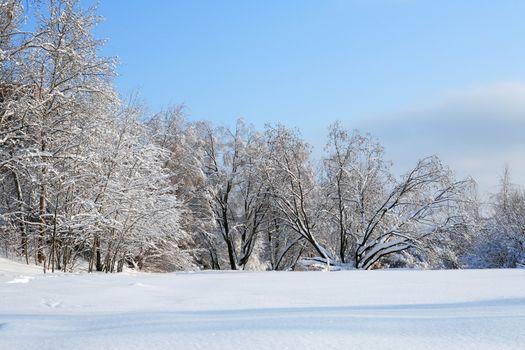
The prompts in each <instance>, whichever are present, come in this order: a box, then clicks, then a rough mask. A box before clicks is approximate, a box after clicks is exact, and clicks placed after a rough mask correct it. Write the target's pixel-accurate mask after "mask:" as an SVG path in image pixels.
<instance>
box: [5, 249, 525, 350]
mask: <svg viewBox="0 0 525 350" xmlns="http://www.w3.org/2000/svg"><path fill="white" fill-rule="evenodd" d="M0 349H2V350H4V349H6V350H7V349H17V350H18V349H41V350H43V349H53V350H56V349H90V350H92V349H151V350H153V349H184V350H186V349H243V350H245V349H250V350H252V349H316V350H318V349H476V350H481V349H525V270H464V271H406V270H390V271H338V272H258V273H255V272H254V273H247V272H244V273H243V272H239V273H233V272H223V273H213V272H204V273H175V274H145V273H129V274H54V275H53V274H46V275H44V274H42V273H41V272H40V269H38V268H36V267H33V266H25V265H20V264H17V263H12V262H8V261H7V260H4V259H0Z"/></svg>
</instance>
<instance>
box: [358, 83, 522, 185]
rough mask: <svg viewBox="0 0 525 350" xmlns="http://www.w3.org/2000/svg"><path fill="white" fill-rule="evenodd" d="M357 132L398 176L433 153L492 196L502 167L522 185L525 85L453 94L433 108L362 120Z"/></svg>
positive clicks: (506, 85)
mask: <svg viewBox="0 0 525 350" xmlns="http://www.w3.org/2000/svg"><path fill="white" fill-rule="evenodd" d="M360 128H361V129H364V130H367V131H370V132H372V133H373V134H374V135H376V136H377V137H378V138H379V139H380V140H381V142H382V143H383V144H384V146H385V148H386V151H387V155H388V156H389V157H390V158H391V159H392V160H393V161H394V163H395V164H397V166H396V171H397V172H404V171H406V170H407V169H408V168H409V167H410V166H411V165H413V164H414V163H415V161H416V160H417V159H419V158H421V157H424V156H427V155H431V154H436V155H438V156H440V157H441V158H442V159H443V160H444V161H445V162H446V163H448V164H449V165H450V166H451V167H452V168H453V169H454V170H456V171H457V173H458V175H461V176H466V175H470V176H472V177H473V178H475V179H476V180H477V181H478V182H479V185H480V189H481V190H482V191H494V189H495V186H496V185H497V183H498V178H499V175H500V174H501V172H502V169H503V167H504V165H505V164H506V163H507V164H509V166H510V168H511V171H512V174H513V179H514V182H516V183H518V184H520V185H522V186H525V84H523V83H497V84H492V85H487V86H477V87H473V88H470V89H466V90H463V91H455V92H453V93H451V94H450V95H449V96H448V97H447V98H445V99H444V100H442V101H440V102H437V103H434V104H432V105H429V106H426V107H421V108H418V109H417V110H411V111H409V112H404V113H397V114H396V115H395V117H391V118H384V119H382V120H379V119H378V120H373V121H372V120H369V121H365V122H364V123H363V125H361V127H360Z"/></svg>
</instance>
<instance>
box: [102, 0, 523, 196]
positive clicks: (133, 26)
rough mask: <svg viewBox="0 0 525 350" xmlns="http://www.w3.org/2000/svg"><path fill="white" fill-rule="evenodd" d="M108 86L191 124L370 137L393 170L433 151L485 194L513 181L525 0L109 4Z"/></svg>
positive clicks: (320, 137)
mask: <svg viewBox="0 0 525 350" xmlns="http://www.w3.org/2000/svg"><path fill="white" fill-rule="evenodd" d="M99 13H100V14H101V15H102V16H103V17H104V18H105V22H104V23H102V24H101V25H100V26H99V27H98V28H97V30H96V35H97V36H98V37H101V38H107V39H109V41H108V43H107V45H106V47H105V48H104V49H103V53H104V54H106V55H112V56H118V57H119V59H120V62H121V65H120V67H119V69H118V72H119V77H118V78H117V80H116V85H117V87H118V89H119V90H120V91H121V93H122V94H123V95H124V96H125V95H127V94H129V93H130V92H133V91H138V92H139V94H140V97H141V99H142V101H143V102H144V103H145V104H146V105H147V106H148V107H149V108H150V110H151V111H152V112H153V111H157V110H160V109H162V108H165V107H167V106H169V105H170V104H178V103H184V104H186V106H187V108H188V114H189V117H190V119H206V120H211V121H213V122H215V123H217V124H225V125H233V124H234V120H235V119H236V118H239V117H243V118H245V119H246V120H247V121H248V122H250V123H253V124H255V125H256V126H258V127H260V126H262V125H264V123H266V122H278V121H280V122H283V123H285V124H286V125H289V126H294V127H299V128H300V129H301V131H302V133H303V135H304V137H305V138H306V139H307V140H308V141H309V142H310V143H311V144H313V145H314V146H315V147H316V148H317V149H318V150H321V149H322V145H323V144H324V141H325V133H326V132H325V131H326V128H327V126H328V124H329V123H330V122H332V121H335V120H341V121H342V122H343V123H344V124H345V125H346V126H347V127H349V128H359V129H360V130H363V131H368V132H371V133H372V134H373V135H376V136H377V137H378V138H379V139H380V141H381V142H382V143H383V145H384V146H385V148H386V150H387V156H388V157H389V158H390V159H391V160H393V162H394V164H395V170H396V171H397V172H399V173H402V172H403V171H406V170H408V168H409V167H410V166H411V165H413V164H414V163H415V162H416V160H417V159H418V158H420V157H423V156H426V155H430V154H438V155H439V156H440V157H442V158H443V159H444V161H445V162H446V163H448V164H449V165H450V166H451V167H452V168H454V169H455V170H457V173H458V175H459V176H465V175H472V176H474V177H475V178H476V179H477V180H478V182H479V183H480V186H481V187H482V189H483V190H489V191H491V190H494V189H495V188H494V186H495V185H496V184H497V181H498V176H499V175H500V174H501V173H502V169H503V166H504V164H505V163H508V164H509V165H510V167H511V173H512V174H513V175H514V176H513V177H514V180H515V182H518V183H520V184H522V185H525V165H524V164H523V163H524V162H523V160H522V159H524V158H525V141H524V140H525V137H524V136H523V135H525V102H524V101H525V59H524V58H525V21H524V20H523V15H524V14H525V2H524V1H511V0H508V1H496V0H494V1H483V0H478V1H423V0H421V1H417V0H397V1H396V0H371V1H365V0H356V1H350V0H348V1H343V0H334V1H329V0H322V1H321V0H318V1H309V0H286V1H285V0H280V1H269V0H265V1H262V0H260V1H249V0H247V1H240V0H238V1H212V0H210V1H199V0H193V1H191V0H187V1H177V0H164V1H160V0H155V1H138V0H128V1H122V0H121V1H117V0H113V1H109V0H106V1H104V0H102V1H100V5H99Z"/></svg>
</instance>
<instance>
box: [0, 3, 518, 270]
mask: <svg viewBox="0 0 525 350" xmlns="http://www.w3.org/2000/svg"><path fill="white" fill-rule="evenodd" d="M29 7H30V8H31V11H28V8H29ZM99 21H100V18H99V16H98V15H97V11H96V8H94V7H93V8H88V9H86V8H84V7H82V6H80V3H79V2H78V1H76V0H49V1H42V2H34V3H33V2H29V3H26V2H25V1H22V0H0V252H1V254H2V255H3V256H5V257H8V258H10V259H16V260H21V261H24V262H25V263H28V264H37V265H40V266H42V268H43V269H44V270H49V271H64V272H69V271H75V270H76V269H77V268H79V267H80V266H84V267H85V268H87V270H88V271H90V272H91V271H104V272H120V271H122V270H123V269H124V268H135V269H140V270H144V271H174V270H196V269H229V270H300V269H308V268H310V267H311V265H312V264H316V263H320V264H324V265H328V266H331V267H333V268H356V269H378V268H394V267H395V268H399V267H409V268H427V269H458V268H500V267H501V268H502V267H523V266H524V265H525V192H524V190H523V187H522V186H520V185H516V184H513V183H512V178H511V174H510V173H511V171H510V170H509V169H508V168H505V169H502V170H501V173H502V175H501V179H500V186H499V190H498V191H497V193H494V194H492V195H490V196H482V195H480V194H478V190H477V188H476V183H475V180H474V179H471V178H466V179H460V178H457V177H456V176H455V174H454V171H453V169H450V168H449V167H448V166H447V165H446V164H443V162H442V161H441V160H440V159H438V158H437V157H435V156H433V155H429V156H428V157H427V158H423V159H419V160H416V159H415V160H414V165H413V167H412V168H410V169H406V171H405V173H404V175H402V176H397V175H396V174H394V172H393V170H392V163H391V162H390V161H389V160H388V159H386V157H385V155H384V149H383V147H382V146H381V144H380V142H379V140H377V139H376V138H375V137H374V136H373V135H370V134H367V133H365V132H360V131H357V130H349V129H347V128H346V127H345V126H344V125H343V123H341V122H337V121H334V123H333V124H332V125H331V126H330V128H329V129H328V130H327V131H326V135H325V136H323V137H325V139H326V145H325V148H324V150H323V151H322V152H319V154H321V156H320V157H317V156H316V157H314V156H313V155H312V147H311V146H310V145H309V144H308V143H307V142H305V140H304V139H303V138H302V136H301V133H300V131H299V130H297V129H295V128H290V127H288V126H286V125H282V124H268V125H266V127H264V128H263V129H260V130H259V129H257V128H255V127H253V126H251V125H250V124H249V123H246V122H244V121H243V120H238V122H237V123H236V125H233V126H224V125H212V123H210V122H207V121H205V120H198V121H195V120H190V119H189V118H188V116H187V114H186V110H185V107H184V106H182V105H179V106H173V107H171V108H168V109H166V110H164V111H160V112H158V113H150V112H147V108H146V107H145V106H142V105H141V104H140V103H138V102H136V99H134V98H132V99H125V98H122V97H121V96H119V93H118V91H116V89H115V87H114V83H113V80H114V78H115V75H116V69H117V65H118V62H117V60H116V59H114V58H112V57H104V56H103V55H101V54H100V49H101V48H102V46H103V45H104V41H103V40H99V39H97V38H96V37H95V36H94V35H93V29H94V28H95V26H96V25H97V23H99ZM28 23H30V24H31V25H29V24H28ZM28 27H31V28H30V29H28ZM126 101H127V102H126Z"/></svg>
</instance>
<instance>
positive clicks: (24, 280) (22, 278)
mask: <svg viewBox="0 0 525 350" xmlns="http://www.w3.org/2000/svg"><path fill="white" fill-rule="evenodd" d="M32 279H34V277H31V276H19V277H18V278H15V279H14V280H11V281H8V282H6V283H28V282H29V281H30V280H32Z"/></svg>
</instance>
